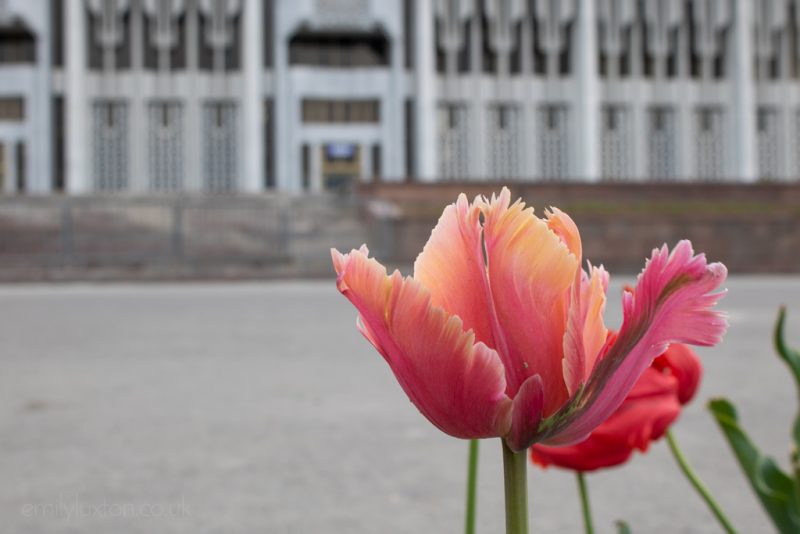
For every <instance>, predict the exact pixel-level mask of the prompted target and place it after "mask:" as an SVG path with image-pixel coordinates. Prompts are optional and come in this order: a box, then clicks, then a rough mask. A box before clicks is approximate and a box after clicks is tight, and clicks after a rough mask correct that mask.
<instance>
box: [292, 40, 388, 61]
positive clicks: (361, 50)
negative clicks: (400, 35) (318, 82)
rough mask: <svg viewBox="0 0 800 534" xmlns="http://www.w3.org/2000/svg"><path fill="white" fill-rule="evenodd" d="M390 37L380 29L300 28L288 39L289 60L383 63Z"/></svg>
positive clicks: (385, 59) (386, 57) (386, 56)
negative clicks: (347, 31)
mask: <svg viewBox="0 0 800 534" xmlns="http://www.w3.org/2000/svg"><path fill="white" fill-rule="evenodd" d="M389 48H390V47H389V41H388V39H387V38H386V36H385V35H383V34H382V33H377V32H376V33H361V34H356V33H351V34H346V35H344V34H335V33H321V32H308V31H301V32H300V33H298V34H296V35H295V36H294V37H292V39H291V41H290V42H289V64H291V65H310V66H316V67H385V66H388V65H389V56H390V54H389Z"/></svg>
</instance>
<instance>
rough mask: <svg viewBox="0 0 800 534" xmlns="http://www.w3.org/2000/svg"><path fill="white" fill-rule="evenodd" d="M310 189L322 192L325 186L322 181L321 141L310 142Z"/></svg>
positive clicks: (314, 191)
mask: <svg viewBox="0 0 800 534" xmlns="http://www.w3.org/2000/svg"><path fill="white" fill-rule="evenodd" d="M308 157H309V161H308V165H309V177H308V181H309V184H308V185H309V189H310V190H311V192H313V193H321V192H322V191H323V189H324V188H325V186H324V184H323V183H322V145H320V144H319V143H309V144H308Z"/></svg>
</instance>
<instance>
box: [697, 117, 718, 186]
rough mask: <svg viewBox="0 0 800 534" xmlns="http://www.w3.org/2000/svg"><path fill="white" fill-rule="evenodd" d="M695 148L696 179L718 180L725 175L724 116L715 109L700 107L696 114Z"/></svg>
mask: <svg viewBox="0 0 800 534" xmlns="http://www.w3.org/2000/svg"><path fill="white" fill-rule="evenodd" d="M695 118H696V126H695V146H696V150H697V152H696V156H697V158H696V166H697V167H696V168H697V177H698V178H700V179H702V180H718V179H720V178H723V177H724V174H725V145H724V141H723V135H724V131H725V130H724V127H723V126H724V125H723V121H724V115H723V111H722V110H721V109H719V108H716V107H701V108H699V109H697V112H696V117H695Z"/></svg>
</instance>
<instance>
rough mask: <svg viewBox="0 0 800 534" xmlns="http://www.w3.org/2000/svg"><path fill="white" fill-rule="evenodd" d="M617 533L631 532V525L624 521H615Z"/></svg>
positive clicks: (627, 533) (625, 533)
mask: <svg viewBox="0 0 800 534" xmlns="http://www.w3.org/2000/svg"><path fill="white" fill-rule="evenodd" d="M617 534H631V527H629V526H628V523H626V522H625V521H621V520H620V521H617Z"/></svg>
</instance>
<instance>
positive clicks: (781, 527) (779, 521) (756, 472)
mask: <svg viewBox="0 0 800 534" xmlns="http://www.w3.org/2000/svg"><path fill="white" fill-rule="evenodd" d="M709 409H710V410H711V414H712V415H713V416H714V418H715V419H716V421H717V424H719V427H720V429H721V430H722V432H723V434H724V435H725V438H726V439H727V440H728V444H729V445H730V446H731V449H733V452H734V454H735V455H736V459H737V460H738V461H739V466H740V467H741V468H742V471H744V474H745V475H746V476H747V479H748V481H749V482H750V486H751V487H752V489H753V491H754V492H755V494H756V495H757V496H758V499H759V500H760V501H761V505H762V506H763V507H764V510H765V511H766V512H767V514H768V515H769V516H770V518H771V519H772V522H773V524H774V525H775V528H776V529H778V531H779V532H781V533H785V534H789V533H792V534H795V533H797V532H800V510H798V504H797V503H798V501H797V494H796V491H797V490H796V488H795V484H794V480H793V479H792V478H791V477H789V476H788V475H787V474H786V473H784V472H783V471H781V470H780V468H779V467H778V466H777V465H776V464H775V462H774V461H773V460H772V459H771V458H769V457H766V456H764V455H762V454H761V452H759V450H758V449H757V448H756V447H755V445H753V442H752V441H750V438H749V437H748V436H747V434H746V433H745V432H744V430H742V428H741V427H740V426H739V420H738V416H737V414H736V409H735V408H734V407H733V405H732V404H731V403H730V402H729V401H728V400H727V399H716V400H712V401H711V402H710V403H709Z"/></svg>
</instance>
